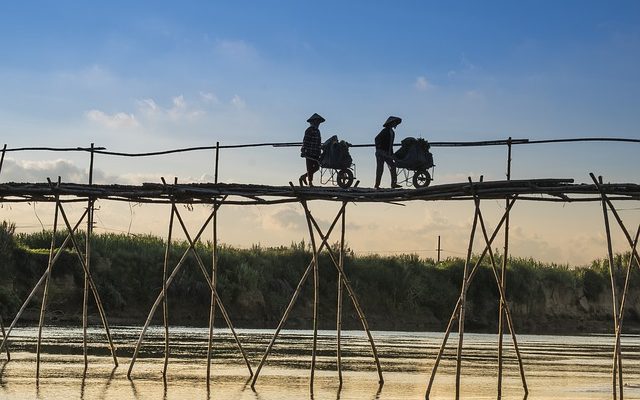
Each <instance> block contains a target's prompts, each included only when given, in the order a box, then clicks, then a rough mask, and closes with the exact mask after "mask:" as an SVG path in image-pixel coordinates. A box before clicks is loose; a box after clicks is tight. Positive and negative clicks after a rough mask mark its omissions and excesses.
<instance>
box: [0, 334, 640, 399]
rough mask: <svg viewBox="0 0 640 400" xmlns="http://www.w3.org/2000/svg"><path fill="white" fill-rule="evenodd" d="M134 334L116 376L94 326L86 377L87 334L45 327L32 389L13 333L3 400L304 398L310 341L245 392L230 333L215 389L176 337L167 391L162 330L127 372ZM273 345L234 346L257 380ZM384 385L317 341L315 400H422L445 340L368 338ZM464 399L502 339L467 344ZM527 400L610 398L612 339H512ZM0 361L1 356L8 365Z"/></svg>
mask: <svg viewBox="0 0 640 400" xmlns="http://www.w3.org/2000/svg"><path fill="white" fill-rule="evenodd" d="M140 331H141V328H140V327H119V326H117V327H113V328H112V335H113V338H114V342H115V344H116V346H117V354H118V358H119V361H120V364H121V366H120V367H119V368H117V369H114V368H113V362H112V359H111V356H110V351H109V348H108V347H107V345H106V343H107V342H106V336H105V335H104V333H103V331H102V330H101V329H100V328H98V327H92V328H91V329H90V330H89V332H88V334H89V336H88V341H89V354H90V358H89V368H88V372H87V375H86V376H85V375H84V368H83V367H84V364H83V358H82V354H83V350H82V329H81V328H67V327H45V331H44V337H43V355H42V364H41V378H40V381H39V384H38V385H36V384H35V347H36V340H37V329H36V328H19V329H16V330H14V333H13V334H12V338H11V342H10V345H11V351H12V358H13V359H14V360H15V361H12V362H10V363H6V362H4V361H0V398H11V399H14V398H18V399H19V398H34V396H35V397H39V398H61V397H62V398H67V399H73V398H104V399H110V398H139V399H147V398H158V397H159V396H160V397H162V398H166V399H170V398H207V399H208V398H221V399H223V398H224V399H227V398H228V399H245V398H247V399H265V400H266V399H297V398H309V397H310V395H309V388H308V383H309V367H310V360H311V347H312V332H311V331H292V330H284V331H282V332H281V334H280V336H279V337H278V340H277V341H276V344H275V346H274V348H273V351H272V353H271V354H270V356H269V358H268V360H267V362H266V364H265V366H264V367H263V370H262V372H261V375H260V379H259V380H258V383H257V385H256V391H255V392H253V391H251V389H250V387H249V385H250V381H249V380H248V378H249V373H248V370H247V367H246V365H245V363H244V361H243V359H242V357H241V355H240V352H239V351H238V348H237V344H236V343H235V341H234V339H233V336H232V335H231V333H230V331H228V330H226V329H216V330H215V331H214V339H213V353H212V384H211V386H210V387H207V385H206V383H205V382H206V381H205V377H206V355H207V354H206V352H207V340H208V335H209V332H208V329H202V328H189V327H171V328H170V346H171V351H170V360H169V367H168V377H167V382H166V384H163V379H162V366H163V359H164V329H163V328H162V327H159V326H153V327H150V329H149V330H148V332H147V335H146V336H145V340H144V342H143V345H142V347H141V350H140V354H139V358H138V360H137V362H136V364H135V368H134V370H133V378H134V379H133V381H128V380H127V379H126V371H127V369H128V367H129V362H130V358H131V356H132V353H133V349H134V348H135V345H136V342H137V340H138V336H139V334H140ZM272 335H273V331H272V330H239V331H238V336H239V339H240V342H241V343H242V346H243V348H244V349H245V351H246V353H247V356H248V358H249V360H250V363H251V365H252V367H253V369H254V371H255V368H256V367H257V365H258V363H259V362H260V359H261V358H262V355H263V353H264V351H265V349H266V348H267V346H268V344H269V342H270V340H271V338H272ZM373 335H374V338H375V343H376V346H377V350H378V355H379V357H380V362H381V365H382V369H383V373H384V377H385V385H384V386H383V388H382V389H381V391H378V389H379V388H378V385H377V380H378V376H377V373H376V365H375V363H374V359H373V356H372V351H371V346H370V344H369V341H368V338H367V336H366V335H365V334H364V333H363V332H355V331H348V332H343V334H342V342H341V349H342V369H343V372H344V373H343V376H344V385H343V387H342V388H339V385H338V381H337V372H336V368H337V363H336V335H335V332H330V331H320V332H319V336H318V343H317V346H318V351H317V364H316V368H317V370H316V371H317V373H316V380H315V383H316V384H315V386H314V388H315V390H314V396H313V398H314V399H319V398H331V399H336V398H339V399H360V398H371V399H396V398H398V399H403V398H416V399H419V398H424V390H425V388H426V384H427V381H428V378H429V375H430V373H431V369H432V367H433V363H434V360H435V358H436V355H437V353H438V349H439V347H440V344H441V341H442V338H443V334H442V333H408V332H374V333H373ZM464 338H465V341H464V348H463V359H462V360H463V362H462V378H461V381H462V383H463V386H462V397H463V398H474V399H476V398H495V393H496V379H497V356H498V353H497V336H496V335H487V334H465V337H464ZM457 342H458V337H457V335H456V334H452V335H451V337H450V338H449V342H448V346H447V348H446V350H445V352H444V354H443V359H442V361H441V363H440V367H439V369H438V374H437V375H436V381H435V385H434V389H433V392H432V396H431V398H432V399H440V398H452V396H453V388H454V387H455V386H454V385H455V368H456V345H457ZM518 344H519V347H520V352H521V354H522V358H523V360H524V367H525V371H526V376H527V380H528V384H529V389H530V392H531V395H530V396H529V398H530V399H554V398H565V399H571V398H610V396H611V367H612V351H613V339H612V338H611V337H610V336H534V335H520V336H518ZM504 349H505V351H504V363H505V364H504V374H505V376H504V392H503V393H504V394H505V395H504V396H503V398H517V399H521V398H522V385H521V382H520V375H519V370H518V363H517V359H516V355H515V352H514V350H513V346H512V342H511V338H510V337H507V336H505V340H504ZM639 350H640V337H638V336H633V335H628V336H625V337H624V338H623V358H624V378H625V383H626V389H625V396H626V397H627V398H640V387H639V386H638V385H637V382H640V351H639ZM3 358H4V356H3Z"/></svg>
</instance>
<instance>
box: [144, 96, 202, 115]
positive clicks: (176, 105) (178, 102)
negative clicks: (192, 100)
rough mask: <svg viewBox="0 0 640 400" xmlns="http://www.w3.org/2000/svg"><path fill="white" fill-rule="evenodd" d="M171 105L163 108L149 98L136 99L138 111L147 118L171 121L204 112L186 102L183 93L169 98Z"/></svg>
mask: <svg viewBox="0 0 640 400" xmlns="http://www.w3.org/2000/svg"><path fill="white" fill-rule="evenodd" d="M171 104H172V106H171V107H168V108H163V107H161V106H160V105H158V103H157V102H156V101H155V100H154V99H151V98H146V99H142V100H138V102H137V105H138V111H139V112H140V113H141V114H143V115H144V116H145V117H147V118H153V119H163V118H164V119H169V120H171V121H179V120H194V119H197V118H198V117H200V116H202V115H204V114H205V112H204V111H203V110H202V109H201V108H200V107H199V106H198V105H192V104H189V103H187V101H186V100H185V98H184V96H183V95H179V96H176V97H174V98H172V99H171Z"/></svg>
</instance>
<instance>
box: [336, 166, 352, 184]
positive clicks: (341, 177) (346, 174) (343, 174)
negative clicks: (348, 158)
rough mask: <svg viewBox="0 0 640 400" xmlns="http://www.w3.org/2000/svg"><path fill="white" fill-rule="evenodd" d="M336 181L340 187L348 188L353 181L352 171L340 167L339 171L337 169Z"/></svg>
mask: <svg viewBox="0 0 640 400" xmlns="http://www.w3.org/2000/svg"><path fill="white" fill-rule="evenodd" d="M336 181H337V182H338V186H340V187H341V188H343V189H346V188H348V187H349V186H351V184H352V183H353V172H351V170H350V169H346V168H345V169H341V170H340V171H338V176H337V177H336Z"/></svg>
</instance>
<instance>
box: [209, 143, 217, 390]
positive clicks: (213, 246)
mask: <svg viewBox="0 0 640 400" xmlns="http://www.w3.org/2000/svg"><path fill="white" fill-rule="evenodd" d="M217 154H218V151H217V148H216V171H217V170H218V168H217V165H218V163H217ZM216 180H217V174H216ZM214 207H215V206H214ZM212 230H213V232H212V233H213V238H212V241H213V243H212V244H211V253H212V254H211V286H213V287H217V283H216V279H217V278H216V274H217V267H218V211H217V208H216V210H215V211H214V215H213V227H212ZM215 319H216V296H215V293H214V292H213V290H212V291H211V301H210V307H209V341H208V343H207V385H208V384H209V382H210V380H211V349H212V345H213V343H212V342H213V327H214V322H215Z"/></svg>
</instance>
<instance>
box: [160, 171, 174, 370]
mask: <svg viewBox="0 0 640 400" xmlns="http://www.w3.org/2000/svg"><path fill="white" fill-rule="evenodd" d="M162 181H163V183H164V179H163V180H162ZM174 207H175V201H174V198H173V196H172V197H171V215H170V216H169V233H168V234H167V246H166V247H165V252H164V262H163V265H162V317H163V318H162V320H163V322H164V365H163V367H162V376H163V377H165V378H166V376H167V368H168V366H169V351H170V350H169V303H168V300H167V278H168V277H167V269H168V268H169V258H170V256H171V235H172V233H173V217H174V212H173V209H174Z"/></svg>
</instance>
